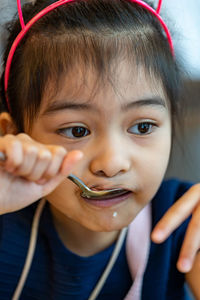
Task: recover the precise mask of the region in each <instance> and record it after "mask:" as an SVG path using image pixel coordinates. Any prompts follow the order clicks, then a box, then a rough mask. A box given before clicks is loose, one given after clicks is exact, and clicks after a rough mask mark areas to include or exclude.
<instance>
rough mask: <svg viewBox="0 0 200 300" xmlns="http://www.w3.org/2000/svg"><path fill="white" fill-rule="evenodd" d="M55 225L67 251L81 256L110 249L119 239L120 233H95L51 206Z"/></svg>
mask: <svg viewBox="0 0 200 300" xmlns="http://www.w3.org/2000/svg"><path fill="white" fill-rule="evenodd" d="M50 209H51V213H52V216H53V221H54V225H55V227H56V230H57V232H58V235H59V237H60V239H61V240H62V242H63V244H64V245H65V247H66V248H67V249H69V250H70V251H72V252H73V253H76V254H77V255H80V256H91V255H94V254H96V253H98V252H100V251H103V250H104V249H106V248H107V247H109V246H110V245H111V244H112V243H113V242H114V241H115V240H116V239H117V237H118V235H119V231H114V232H94V231H91V230H89V229H87V228H85V227H83V226H81V225H80V224H78V223H76V222H75V221H73V220H71V219H70V220H69V219H68V218H67V217H66V216H64V215H63V214H62V213H61V212H60V211H59V210H57V209H56V208H55V207H54V206H52V205H50Z"/></svg>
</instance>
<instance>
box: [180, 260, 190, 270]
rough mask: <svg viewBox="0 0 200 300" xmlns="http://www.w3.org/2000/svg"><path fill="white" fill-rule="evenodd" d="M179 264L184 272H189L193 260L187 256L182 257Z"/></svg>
mask: <svg viewBox="0 0 200 300" xmlns="http://www.w3.org/2000/svg"><path fill="white" fill-rule="evenodd" d="M178 265H179V267H180V269H181V271H182V272H188V271H190V269H191V262H190V260H189V259H187V258H182V259H181V260H179V262H178Z"/></svg>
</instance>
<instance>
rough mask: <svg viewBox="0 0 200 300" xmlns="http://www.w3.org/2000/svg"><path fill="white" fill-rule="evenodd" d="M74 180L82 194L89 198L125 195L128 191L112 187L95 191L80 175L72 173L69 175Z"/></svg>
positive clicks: (108, 197)
mask: <svg viewBox="0 0 200 300" xmlns="http://www.w3.org/2000/svg"><path fill="white" fill-rule="evenodd" d="M67 178H68V179H70V180H71V181H72V182H74V183H75V184H76V185H77V186H78V187H79V188H80V189H81V190H82V194H81V196H82V197H84V198H88V199H96V200H97V199H99V200H100V199H110V198H113V197H116V196H120V195H123V194H125V193H127V191H125V190H123V189H112V190H102V191H93V190H91V189H90V188H89V187H87V185H85V184H84V183H83V181H82V180H80V179H79V178H78V177H76V176H75V175H73V174H70V175H69V176H68V177H67Z"/></svg>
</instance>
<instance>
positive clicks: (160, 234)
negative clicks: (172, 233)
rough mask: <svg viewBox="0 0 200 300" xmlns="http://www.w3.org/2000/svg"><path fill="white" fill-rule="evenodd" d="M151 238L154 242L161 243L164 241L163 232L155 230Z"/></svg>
mask: <svg viewBox="0 0 200 300" xmlns="http://www.w3.org/2000/svg"><path fill="white" fill-rule="evenodd" d="M152 237H153V239H154V240H156V241H162V240H163V239H164V231H162V230H160V229H158V230H155V231H154V232H153V234H152Z"/></svg>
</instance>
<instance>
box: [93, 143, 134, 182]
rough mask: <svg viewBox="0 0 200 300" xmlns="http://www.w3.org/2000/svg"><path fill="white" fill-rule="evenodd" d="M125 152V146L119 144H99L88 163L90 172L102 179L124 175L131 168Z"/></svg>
mask: <svg viewBox="0 0 200 300" xmlns="http://www.w3.org/2000/svg"><path fill="white" fill-rule="evenodd" d="M126 150H127V149H126V146H125V145H124V147H123V145H122V144H121V145H119V143H114V144H113V143H112V144H111V143H104V144H103V145H100V144H99V145H98V146H97V147H96V151H95V155H94V156H93V159H92V161H91V163H90V170H91V172H92V173H93V174H95V175H97V176H102V177H105V176H106V177H114V176H116V175H119V174H122V173H126V172H127V171H129V169H130V167H131V161H130V158H129V157H128V153H127V151H126Z"/></svg>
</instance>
